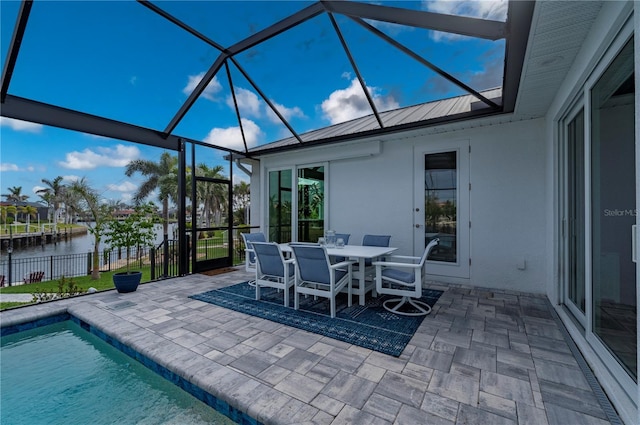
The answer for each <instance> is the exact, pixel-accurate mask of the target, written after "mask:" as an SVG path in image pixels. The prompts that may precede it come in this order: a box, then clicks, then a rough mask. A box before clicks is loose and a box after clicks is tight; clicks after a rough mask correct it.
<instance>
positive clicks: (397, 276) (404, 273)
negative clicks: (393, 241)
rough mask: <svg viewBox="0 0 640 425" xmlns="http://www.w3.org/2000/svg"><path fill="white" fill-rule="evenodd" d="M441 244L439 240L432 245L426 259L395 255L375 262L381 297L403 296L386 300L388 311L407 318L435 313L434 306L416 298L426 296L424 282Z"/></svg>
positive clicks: (384, 305) (428, 249) (425, 256)
mask: <svg viewBox="0 0 640 425" xmlns="http://www.w3.org/2000/svg"><path fill="white" fill-rule="evenodd" d="M439 242H440V240H439V239H437V238H436V239H433V240H432V241H431V242H429V244H428V245H427V247H426V248H425V250H424V253H423V254H422V257H409V256H403V255H391V256H389V257H386V260H387V261H376V262H374V263H373V264H374V265H375V267H376V291H377V292H378V294H388V295H399V296H400V298H392V299H390V300H387V301H385V302H384V303H383V304H382V306H383V307H384V308H385V309H386V310H388V311H390V312H392V313H396V314H401V315H405V316H424V315H427V314H429V313H431V307H430V306H429V305H428V304H426V303H424V302H422V301H418V300H417V299H416V298H420V297H421V296H422V280H423V277H424V272H425V264H426V261H427V257H428V256H429V253H430V252H431V250H432V249H433V248H434V247H435V246H436V245H438V243H439ZM394 260H395V261H394ZM407 307H409V310H407ZM403 308H405V309H404V310H403Z"/></svg>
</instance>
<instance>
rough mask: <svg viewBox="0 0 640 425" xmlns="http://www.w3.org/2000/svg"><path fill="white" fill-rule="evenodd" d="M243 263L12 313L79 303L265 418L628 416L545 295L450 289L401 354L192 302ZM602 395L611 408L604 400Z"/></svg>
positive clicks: (585, 420)
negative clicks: (578, 351) (605, 392)
mask: <svg viewBox="0 0 640 425" xmlns="http://www.w3.org/2000/svg"><path fill="white" fill-rule="evenodd" d="M251 276H252V274H249V273H246V272H244V270H236V271H232V272H229V273H224V274H219V275H215V276H206V275H203V274H195V275H190V276H185V277H181V278H174V279H168V280H164V281H159V282H154V283H149V284H145V285H141V286H140V287H139V288H138V290H137V291H136V292H134V293H130V294H119V293H117V292H115V291H106V292H100V293H96V294H91V295H85V296H81V297H75V298H72V299H67V300H61V301H55V302H49V303H43V304H37V305H32V306H28V307H22V308H17V309H12V310H6V311H3V312H2V313H0V325H1V326H2V327H5V326H10V325H16V324H19V323H24V322H31V321H34V320H36V319H40V318H44V317H47V316H51V315H54V314H60V313H64V312H68V313H69V314H71V315H73V316H75V317H77V318H78V319H80V320H83V321H85V322H87V323H89V324H90V325H92V326H94V327H96V328H98V329H100V330H101V331H102V332H104V333H106V334H107V335H109V336H111V337H113V338H115V339H117V340H119V341H120V342H122V343H124V344H126V345H127V346H130V347H132V348H133V349H135V350H137V351H138V352H140V353H142V354H144V355H145V356H147V357H149V358H151V359H152V360H154V361H155V362H156V363H158V364H159V365H162V366H164V367H166V368H167V369H169V370H171V371H173V372H175V373H177V374H178V375H180V376H181V377H183V378H184V379H186V380H188V381H190V382H192V383H194V384H196V385H198V386H199V387H200V388H202V389H203V390H205V391H208V392H210V393H211V394H213V395H214V396H216V397H218V398H219V399H222V400H224V401H226V402H227V403H229V404H230V405H231V406H234V407H235V408H237V409H238V410H241V411H243V412H246V413H247V414H248V415H249V416H251V417H253V418H255V419H257V420H258V421H260V422H262V423H265V424H305V423H308V424H334V425H335V424H367V425H368V424H425V423H429V424H448V425H453V424H492V425H500V424H504V425H509V424H513V425H516V424H517V425H525V424H535V425H545V424H548V425H556V424H557V425H570V424H580V425H587V424H594V425H598V424H600V425H604V424H618V423H621V422H619V419H618V418H617V416H616V415H615V412H614V411H612V410H611V409H610V406H609V405H608V404H607V402H606V400H603V397H602V393H601V392H600V391H601V390H600V389H599V388H598V387H596V388H595V390H594V387H593V378H592V377H591V376H589V375H588V374H587V375H585V373H584V372H583V370H582V369H581V367H580V364H581V363H582V359H581V358H580V357H575V356H574V354H572V353H573V352H572V350H571V349H570V348H571V345H570V343H567V341H566V340H565V336H564V331H563V328H562V325H561V324H560V322H559V320H557V318H555V315H554V313H552V310H551V307H550V305H549V302H548V301H547V299H546V297H544V296H540V295H533V294H522V293H516V292H505V291H498V290H496V291H493V290H488V289H474V288H470V287H463V286H459V285H448V284H440V283H437V282H431V283H430V284H429V285H428V287H431V288H434V289H440V290H443V291H444V294H443V295H442V296H441V297H440V299H439V300H438V302H437V303H436V305H435V306H434V309H433V312H432V313H431V315H429V316H427V317H426V318H425V320H424V321H423V323H422V325H421V326H420V328H419V329H418V332H417V333H416V334H415V336H414V337H413V339H412V340H411V342H410V343H409V345H408V346H407V348H406V349H405V350H404V352H403V353H402V355H401V356H400V357H392V356H388V355H385V354H381V353H378V352H375V351H372V350H369V349H365V348H361V347H357V346H354V345H350V344H348V343H344V342H340V341H336V340H333V339H330V338H327V337H323V336H321V335H316V334H313V333H310V332H306V331H303V330H299V329H295V328H292V327H288V326H284V325H280V324H277V323H274V322H270V321H268V320H265V319H260V318H256V317H252V316H248V315H245V314H243V313H238V312H235V311H231V310H227V309H224V308H222V307H218V306H215V305H211V304H208V303H205V302H201V301H197V300H192V299H190V298H188V297H189V296H190V295H194V294H198V293H201V292H204V291H207V290H211V289H215V288H219V287H223V286H228V285H231V284H235V283H238V282H242V281H246V280H249V279H250V278H251ZM601 402H602V404H601Z"/></svg>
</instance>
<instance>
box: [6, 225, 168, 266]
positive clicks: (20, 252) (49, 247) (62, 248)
mask: <svg viewBox="0 0 640 425" xmlns="http://www.w3.org/2000/svg"><path fill="white" fill-rule="evenodd" d="M155 228H156V229H155V230H156V245H158V244H160V242H162V225H161V224H158V225H156V226H155ZM177 228H178V225H177V224H175V223H172V224H169V239H173V233H174V229H175V230H176V231H177ZM94 240H95V239H94V237H93V235H92V234H91V233H89V232H87V233H86V234H82V235H77V236H74V237H70V238H68V239H67V240H64V239H62V240H60V241H59V242H57V243H55V244H54V243H48V244H44V245H40V244H36V245H31V246H24V245H23V246H22V247H18V246H14V250H13V254H12V258H13V259H20V258H31V257H42V256H50V255H67V254H86V253H88V252H93V244H94ZM105 249H108V247H107V246H106V245H105V244H104V242H101V243H100V251H103V250H105ZM6 255H7V253H6V252H5V251H2V256H3V257H5V256H6Z"/></svg>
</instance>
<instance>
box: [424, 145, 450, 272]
mask: <svg viewBox="0 0 640 425" xmlns="http://www.w3.org/2000/svg"><path fill="white" fill-rule="evenodd" d="M457 163H458V161H457V152H456V151H452V152H440V153H433V154H426V155H425V156H424V187H425V196H424V199H425V209H424V211H425V226H424V228H425V246H427V245H428V244H429V242H430V241H431V240H432V239H434V238H439V239H440V244H439V245H438V246H437V247H436V248H434V249H433V250H432V251H431V253H430V254H429V260H432V261H444V262H449V263H455V262H457V260H458V248H457V246H458V243H457V242H458V234H457V206H458V188H457V184H458V167H457Z"/></svg>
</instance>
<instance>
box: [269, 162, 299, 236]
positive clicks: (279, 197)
mask: <svg viewBox="0 0 640 425" xmlns="http://www.w3.org/2000/svg"><path fill="white" fill-rule="evenodd" d="M292 190H293V172H292V170H291V169H285V170H276V171H269V189H268V192H267V193H268V194H269V199H268V201H267V202H268V206H269V213H268V217H267V219H268V234H269V236H268V238H269V241H271V242H278V243H284V242H289V241H291V223H292V216H291V212H292V211H293V208H292V205H293V196H292V195H293V193H292Z"/></svg>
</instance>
